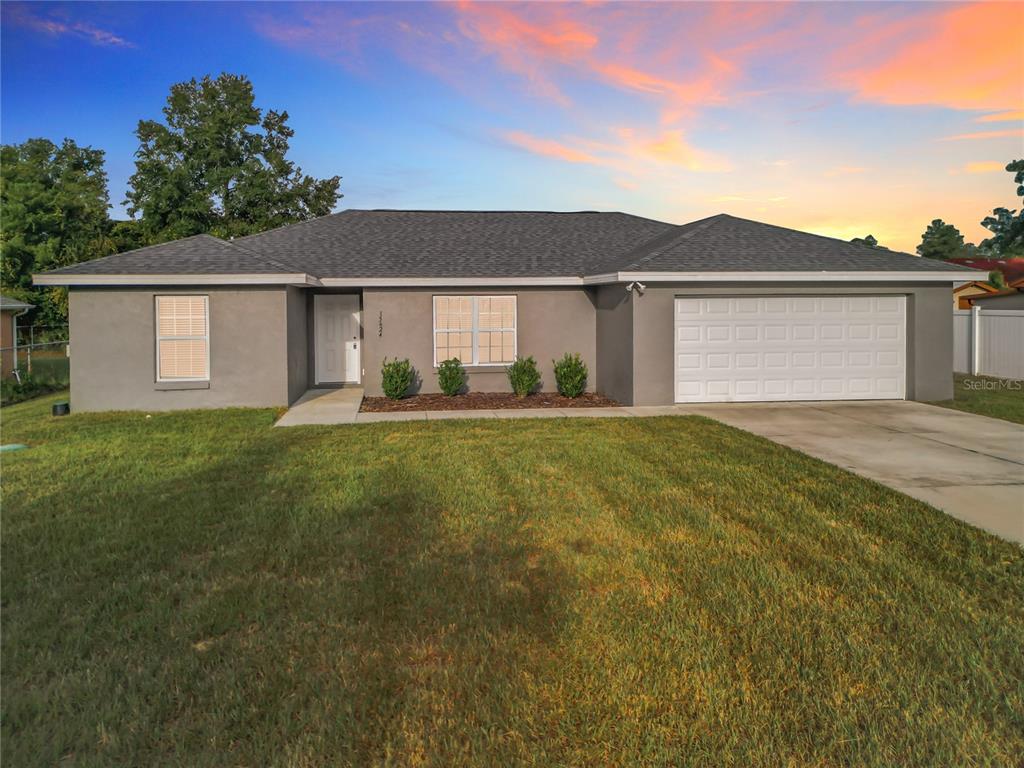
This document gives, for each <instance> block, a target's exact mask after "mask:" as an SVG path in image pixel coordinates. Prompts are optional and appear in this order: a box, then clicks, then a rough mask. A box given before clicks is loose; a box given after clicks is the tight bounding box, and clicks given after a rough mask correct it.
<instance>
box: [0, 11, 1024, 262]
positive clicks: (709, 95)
mask: <svg viewBox="0 0 1024 768" xmlns="http://www.w3.org/2000/svg"><path fill="white" fill-rule="evenodd" d="M2 12H3V27H2V94H0V117H2V128H0V133H2V139H3V141H4V142H5V143H11V142H19V141H22V140H24V139H26V138H30V137H35V136H45V137H47V138H50V139H52V140H55V141H59V140H60V139H62V138H63V137H65V136H67V137H71V138H74V139H75V140H76V141H78V142H79V143H81V144H87V145H91V146H94V147H98V148H101V149H104V150H105V151H106V153H107V163H108V165H107V168H108V173H109V176H110V188H111V202H112V203H114V214H115V215H123V209H122V208H121V206H120V203H121V201H122V200H123V198H124V193H125V191H126V189H127V181H128V177H129V176H130V175H131V173H132V170H133V152H134V151H135V149H136V146H137V142H136V140H135V138H134V135H133V130H134V128H135V124H136V123H137V121H138V120H139V119H140V118H156V117H159V115H160V109H161V108H162V106H163V104H164V100H165V98H166V96H167V92H168V88H169V87H170V85H171V84H173V83H175V82H179V81H182V80H187V79H190V78H192V77H201V76H202V75H204V74H208V73H209V74H217V73H219V72H222V71H227V72H232V73H237V74H245V75H248V76H249V77H250V78H251V79H252V81H253V83H254V85H255V89H256V95H257V104H258V105H259V106H261V107H264V108H276V109H286V110H288V112H289V114H290V115H291V121H290V122H291V125H292V127H293V128H294V129H295V131H296V136H295V138H294V139H293V142H292V155H291V156H292V158H293V159H294V160H295V161H296V162H297V163H298V164H299V165H301V166H302V167H303V169H304V170H305V171H306V172H308V173H311V174H313V175H316V176H329V175H333V174H340V175H341V176H342V177H343V181H342V190H343V192H344V194H345V197H344V198H343V199H342V201H341V202H340V204H339V207H358V208H373V207H396V208H497V209H513V208H526V209H554V210H580V209H586V210H590V209H602V210H603V209H618V210H626V211H629V212H632V213H637V214H640V215H646V216H651V217H654V218H660V219H664V220H668V221H675V222H684V221H688V220H692V219H695V218H699V217H701V216H705V215H709V214H712V213H717V212H720V211H727V212H730V213H733V214H735V215H739V216H747V217H749V218H755V219H760V220H764V221H770V222H773V223H778V224H783V225H787V226H794V227H798V228H803V229H808V230H811V231H816V232H821V233H823V234H831V235H835V236H840V237H853V236H855V235H862V234H867V233H868V232H872V233H874V234H875V235H876V236H877V237H878V238H879V239H880V240H881V241H882V242H883V243H886V244H889V245H892V246H894V247H899V248H903V249H912V248H913V247H914V245H916V243H917V241H918V240H919V237H920V233H921V232H922V231H923V230H924V228H925V226H926V225H927V223H928V221H930V220H931V219H932V218H935V217H942V218H944V219H946V220H947V221H951V222H952V223H954V224H956V225H957V226H959V227H960V228H961V230H962V231H964V232H965V234H966V235H967V236H968V238H969V239H975V240H977V239H980V238H981V237H983V236H984V231H983V230H981V229H980V227H979V226H978V224H977V222H978V221H980V219H981V218H982V217H983V216H984V215H985V214H986V213H987V212H988V211H989V210H990V209H991V208H992V207H994V206H995V205H1011V206H1012V205H1013V204H1014V202H1015V199H1014V195H1013V186H1012V184H1011V183H1010V177H1009V174H1006V173H1005V172H1004V171H1002V170H1001V166H1002V165H1005V163H1006V162H1007V161H1008V160H1010V159H1012V158H1014V157H1019V156H1022V155H1024V146H1022V130H1021V129H1022V125H1024V113H1022V112H1021V109H1022V106H1024V45H1022V44H1021V42H1022V41H1021V33H1020V31H1019V30H1020V29H1022V28H1024V6H1022V5H1021V4H1000V3H978V4H948V3H944V4H928V3H914V4H859V5H857V4H842V3H831V4H817V5H813V4H790V3H770V4H755V3H746V4H730V5H709V4H683V3H678V4H656V5H649V4H601V3H597V4H587V5H575V4H554V3H548V4H529V5H520V4H497V3H493V4H487V5H475V4H468V3H458V4H445V5H437V4H426V3H423V4H405V3H385V4H376V3H359V4H355V3H353V4H315V3H312V4H305V3H303V4H298V3H296V4H277V3H264V4H250V3H230V4H220V3H206V4H204V3H187V4H186V3H180V4H171V3H110V4H104V3H74V4H44V3H33V4H21V3H5V4H4V5H3V7H2Z"/></svg>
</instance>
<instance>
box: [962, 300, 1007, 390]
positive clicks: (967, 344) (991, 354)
mask: <svg viewBox="0 0 1024 768" xmlns="http://www.w3.org/2000/svg"><path fill="white" fill-rule="evenodd" d="M953 370H954V371H956V372H957V373H970V374H972V375H978V376H996V377H998V378H1001V379H1024V309H981V308H980V307H975V308H974V309H970V310H966V309H955V310H953Z"/></svg>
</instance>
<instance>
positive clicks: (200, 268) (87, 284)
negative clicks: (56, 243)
mask: <svg viewBox="0 0 1024 768" xmlns="http://www.w3.org/2000/svg"><path fill="white" fill-rule="evenodd" d="M975 274H976V273H975V272H974V271H973V270H970V269H967V268H964V267H959V266H955V265H951V264H946V263H942V262H936V261H931V260H926V259H921V258H918V257H916V256H911V255H909V254H903V253H896V252H892V251H887V250H882V249H874V248H869V247H866V246H860V245H854V244H851V243H847V242H843V241H840V240H833V239H831V238H826V237H820V236H817V235H811V234H807V233H803V232H797V231H794V230H791V229H785V228H782V227H776V226H771V225H768V224H761V223H758V222H754V221H748V220H745V219H739V218H735V217H733V216H728V215H724V214H722V215H718V216H712V217H710V218H707V219H702V220H700V221H695V222H692V223H689V224H683V225H681V226H679V225H673V224H667V223H665V222H661V221H653V220H651V219H645V218H641V217H638V216H631V215H627V214H623V213H594V212H579V213H544V212H484V211H386V210H381V211H361V210H349V211H344V212H341V213H337V214H332V215H330V216H325V217H322V218H318V219H314V220H311V221H307V222H303V223H299V224H292V225H289V226H285V227H281V228H279V229H274V230H271V231H268V232H263V233H261V234H257V235H251V236H248V237H243V238H239V239H236V240H232V241H230V242H228V241H224V240H219V239H217V238H215V237H210V236H208V235H198V236H195V237H189V238H185V239H183V240H178V241H175V242H170V243H165V244H162V245H155V246H151V247H148V248H142V249H139V250H136V251H131V252H128V253H122V254H118V255H114V256H108V257H106V258H102V259H97V260H95V261H90V262H85V263H82V264H76V265H74V266H70V267H65V268H63V269H58V270H54V271H52V272H46V273H43V274H39V275H36V276H35V283H36V284H37V285H62V286H68V287H69V289H70V315H71V317H70V323H71V398H72V405H73V407H74V408H75V409H76V410H78V411H94V410H108V409H147V410H151V409H174V408H205V407H220V406H284V405H289V404H291V403H293V402H294V401H295V400H296V399H298V398H299V397H300V396H301V395H302V394H303V393H304V392H305V391H306V390H307V389H310V388H313V387H328V386H341V385H344V384H352V385H361V386H363V387H365V390H366V394H368V395H376V394H380V365H381V362H382V361H383V360H384V358H386V357H407V358H409V359H410V360H411V361H412V363H413V365H414V366H415V367H416V369H417V370H418V372H419V375H420V377H421V380H422V384H421V387H422V391H425V392H432V391H437V378H436V375H435V366H436V364H437V363H438V362H439V361H440V360H443V359H445V358H447V357H456V356H457V357H459V358H460V359H461V360H462V361H463V362H464V363H465V364H466V366H467V370H468V371H469V386H470V388H471V389H472V390H475V391H506V390H507V387H508V382H507V379H506V375H505V372H504V366H505V365H506V364H507V362H509V361H510V360H511V359H512V358H513V357H514V356H515V355H517V354H519V355H532V356H533V357H534V358H536V360H537V361H538V363H539V364H540V366H541V373H542V376H543V387H544V389H548V390H551V389H554V376H553V373H552V370H551V360H552V359H553V358H556V357H560V356H561V355H562V354H563V353H565V352H579V353H580V354H581V355H582V356H583V359H584V360H585V361H586V363H587V365H588V366H589V368H590V371H591V377H590V379H591V380H590V387H591V389H596V390H598V391H600V392H602V393H604V394H606V395H608V396H610V397H612V398H615V399H616V400H618V401H620V402H622V403H624V404H632V405H660V404H669V403H674V402H703V401H786V400H834V399H880V398H888V399H901V398H906V399H912V400H938V399H945V398H949V397H951V396H952V358H953V326H952V322H953V319H952V314H951V312H950V310H949V307H950V300H951V290H952V287H953V286H954V285H956V284H958V283H960V282H964V281H967V280H970V279H971V276H972V275H975Z"/></svg>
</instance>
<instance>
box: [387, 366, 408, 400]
mask: <svg viewBox="0 0 1024 768" xmlns="http://www.w3.org/2000/svg"><path fill="white" fill-rule="evenodd" d="M380 378H381V383H380V386H381V389H383V390H384V394H385V395H387V396H388V397H390V398H391V399H392V400H401V399H402V398H403V397H405V395H406V393H407V392H408V391H409V387H411V386H412V379H413V367H412V363H410V362H409V359H408V358H406V359H405V360H399V359H398V358H395V359H394V360H388V359H387V358H386V357H385V358H384V364H383V365H382V366H381V367H380Z"/></svg>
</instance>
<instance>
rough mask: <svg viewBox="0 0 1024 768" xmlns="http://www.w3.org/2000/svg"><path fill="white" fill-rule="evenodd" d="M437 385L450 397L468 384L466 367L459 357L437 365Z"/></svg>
mask: <svg viewBox="0 0 1024 768" xmlns="http://www.w3.org/2000/svg"><path fill="white" fill-rule="evenodd" d="M437 385H438V386H439V387H441V391H442V392H444V393H445V394H446V395H448V396H449V397H450V396H452V395H457V394H459V393H460V392H461V391H462V388H463V387H464V386H465V385H466V369H465V368H463V367H462V361H461V360H459V358H457V357H453V358H451V359H450V360H445V361H443V362H442V363H441V364H440V365H438V366H437Z"/></svg>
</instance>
